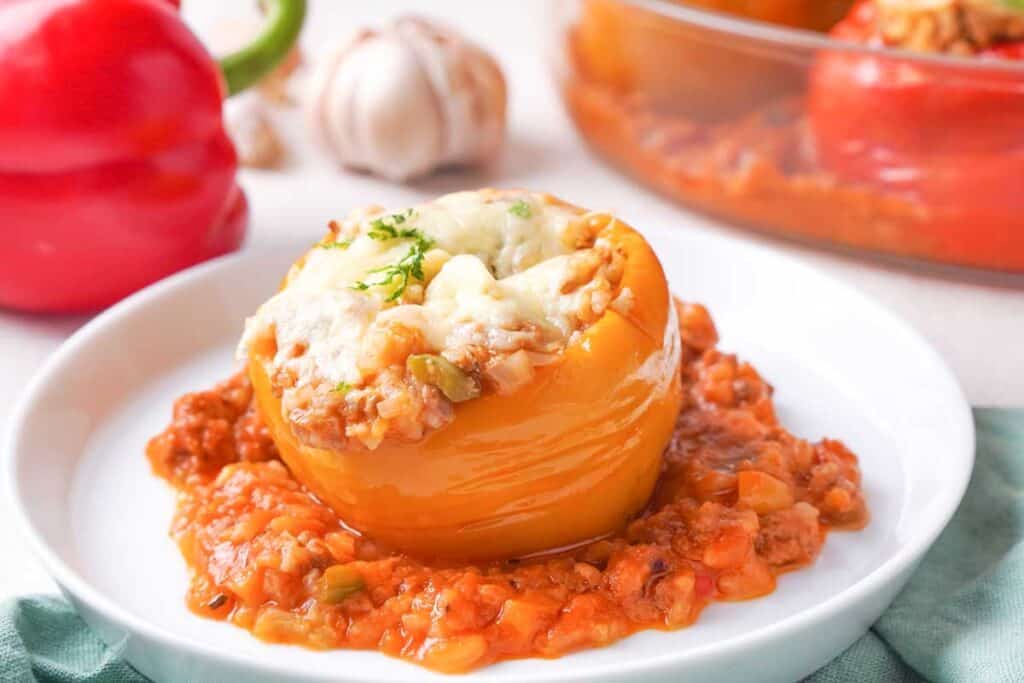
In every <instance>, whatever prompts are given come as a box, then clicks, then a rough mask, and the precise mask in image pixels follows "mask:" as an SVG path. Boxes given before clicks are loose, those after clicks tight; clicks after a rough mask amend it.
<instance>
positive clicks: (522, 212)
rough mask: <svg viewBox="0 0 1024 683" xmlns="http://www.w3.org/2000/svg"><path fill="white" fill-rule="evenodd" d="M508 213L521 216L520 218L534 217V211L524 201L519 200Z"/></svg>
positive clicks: (509, 208)
mask: <svg viewBox="0 0 1024 683" xmlns="http://www.w3.org/2000/svg"><path fill="white" fill-rule="evenodd" d="M508 212H509V213H510V214H512V215H513V216H519V217H520V218H529V217H530V216H532V215H533V210H532V209H531V208H530V205H529V204H527V203H526V202H524V201H523V200H522V199H519V200H517V201H516V202H515V203H514V204H513V205H512V206H510V207H508Z"/></svg>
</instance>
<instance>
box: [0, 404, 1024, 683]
mask: <svg viewBox="0 0 1024 683" xmlns="http://www.w3.org/2000/svg"><path fill="white" fill-rule="evenodd" d="M974 417H975V421H976V423H977V428H978V457H977V464H976V465H975V468H974V475H973V476H972V478H971V484H970V487H969V488H968V490H967V495H966V497H965V498H964V502H963V504H962V505H961V506H960V509H959V510H958V511H957V513H956V516H955V517H954V518H953V521H952V522H951V523H950V525H949V527H947V528H946V530H945V531H944V532H943V534H942V536H940V537H939V540H938V541H937V542H936V544H935V546H934V547H933V548H932V549H931V551H930V552H929V553H928V555H927V556H926V557H925V559H924V561H923V562H922V563H921V567H920V568H919V569H918V571H917V572H916V573H915V574H914V577H913V578H912V579H911V581H910V583H909V584H908V585H907V588H906V589H905V590H904V591H903V592H902V593H901V594H900V595H899V597H897V598H896V601H895V602H894V603H893V604H892V606H891V607H890V608H889V609H888V610H887V611H886V613H885V614H884V615H882V618H881V619H879V620H878V622H877V623H876V624H875V625H874V626H873V627H872V629H871V630H870V631H869V632H868V633H867V634H866V635H865V636H864V637H863V638H861V639H860V640H858V641H857V642H856V643H854V645H853V646H852V647H850V649H848V650H847V651H846V652H844V653H843V654H841V655H840V656H839V657H837V658H836V659H835V660H833V661H832V662H831V663H830V664H828V665H827V666H826V667H825V668H823V669H821V670H820V671H818V672H817V673H815V674H814V675H812V676H810V677H809V678H808V679H807V681H810V682H811V683H847V682H849V681H858V682H859V681H885V682H886V683H889V682H892V683H903V682H906V683H917V682H919V681H931V682H933V683H947V682H948V683H960V682H969V683H974V682H975V681H985V682H986V683H999V682H1002V681H1006V682H1007V683H1009V682H1011V681H1012V682H1014V683H1016V682H1018V681H1024V647H1022V644H1024V410H1010V409H995V408H982V409H975V411H974ZM145 680H146V679H145V678H144V677H143V676H141V675H140V674H139V673H138V672H136V671H135V670H134V669H132V668H131V667H130V666H129V665H128V664H127V663H126V662H124V661H123V660H121V659H119V658H118V657H117V656H116V655H114V654H113V653H112V652H111V651H110V650H108V649H107V648H106V647H105V646H104V645H103V643H102V642H101V641H100V639H99V638H97V637H96V636H95V635H93V634H92V632H91V631H89V629H88V628H87V627H86V626H85V623H84V622H83V621H82V620H81V619H80V618H79V617H78V615H77V614H75V612H74V610H72V609H71V607H70V606H69V605H68V604H67V603H66V602H65V601H63V600H61V599H59V598H53V597H26V598H20V599H16V600H12V601H9V602H7V603H5V604H4V605H2V606H0V681H5V682H6V681H12V682H19V683H20V682H21V681H42V682H50V681H59V682H65V681H66V682H69V683H70V682H79V681H90V682H102V683H110V682H113V683H121V682H129V681H131V682H133V683H134V682H135V681H145Z"/></svg>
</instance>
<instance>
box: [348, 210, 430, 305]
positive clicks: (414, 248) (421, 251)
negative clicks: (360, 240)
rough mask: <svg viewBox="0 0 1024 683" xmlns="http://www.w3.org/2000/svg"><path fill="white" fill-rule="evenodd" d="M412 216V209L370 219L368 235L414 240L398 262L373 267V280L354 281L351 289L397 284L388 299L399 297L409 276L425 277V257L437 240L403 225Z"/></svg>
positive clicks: (377, 238)
mask: <svg viewBox="0 0 1024 683" xmlns="http://www.w3.org/2000/svg"><path fill="white" fill-rule="evenodd" d="M412 216H413V211H412V209H408V210H406V211H403V212H402V213H395V214H391V215H390V216H384V217H382V218H377V219H375V220H374V221H373V222H371V223H370V231H369V232H368V233H367V236H368V237H369V238H370V239H375V240H378V241H381V242H385V241H388V240H412V244H411V245H410V246H409V251H408V252H406V254H405V256H403V257H402V258H401V259H399V260H398V263H395V264H392V265H388V266H381V267H380V268H374V269H373V270H371V271H370V273H371V274H374V275H378V276H379V277H377V278H376V279H374V280H360V281H358V282H354V283H353V284H352V289H357V290H359V291H365V290H367V289H369V288H370V287H387V286H391V285H394V289H392V290H391V293H390V294H388V296H387V298H386V299H384V300H385V301H397V300H398V298H399V297H400V296H402V294H403V293H404V292H405V289H406V287H408V286H409V280H411V279H413V278H415V279H417V280H421V281H422V280H423V279H424V277H423V258H424V257H425V256H426V253H427V252H428V251H429V250H430V248H431V247H433V246H434V240H432V239H431V238H429V237H427V236H426V235H424V234H423V232H422V231H421V230H419V229H417V228H411V227H404V228H403V227H401V226H402V225H403V224H404V223H406V222H407V221H409V220H410V219H411V218H412Z"/></svg>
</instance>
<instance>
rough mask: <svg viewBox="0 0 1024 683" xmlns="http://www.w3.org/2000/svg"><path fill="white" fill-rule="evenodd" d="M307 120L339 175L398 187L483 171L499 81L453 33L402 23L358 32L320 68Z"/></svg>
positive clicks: (493, 151) (501, 127)
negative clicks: (465, 168) (435, 174)
mask: <svg viewBox="0 0 1024 683" xmlns="http://www.w3.org/2000/svg"><path fill="white" fill-rule="evenodd" d="M310 86H311V87H310V92H309V98H308V101H307V115H308V116H309V118H310V124H311V127H312V128H313V130H314V131H315V132H316V134H317V135H318V137H319V138H320V142H321V143H322V144H323V145H324V146H325V147H326V149H327V150H328V151H329V152H330V153H331V154H332V155H333V156H334V157H335V158H336V159H337V160H338V161H339V162H341V163H342V164H344V165H345V166H348V167H351V168H355V169H359V170H365V171H370V172H372V173H376V174H377V175H380V176H383V177H385V178H388V179H390V180H397V181H401V180H408V179H410V178H414V177H416V176H422V175H425V174H427V173H429V172H430V171H432V170H434V169H436V168H439V167H442V166H454V165H458V166H462V165H473V164H479V163H486V162H488V161H490V160H492V159H494V158H495V157H496V156H497V154H498V152H499V151H500V149H501V146H502V143H503V141H504V137H505V79H504V78H503V77H502V74H501V69H500V68H499V67H498V65H497V63H496V62H495V61H494V59H493V58H491V56H490V55H488V54H487V53H486V52H484V51H483V50H482V49H481V48H479V47H477V46H476V45H473V44H471V43H469V42H467V41H466V40H464V39H463V38H462V37H460V36H459V35H457V34H456V33H454V32H452V31H450V30H447V29H444V28H440V27H438V26H435V25H433V24H431V23H428V22H427V21H425V20H422V19H416V18H402V19H399V20H397V21H396V22H394V23H393V24H391V25H390V26H388V27H386V28H385V29H383V30H380V31H377V30H364V31H362V32H361V33H360V34H358V35H357V36H356V37H355V38H354V39H353V40H352V41H351V42H350V43H348V44H346V45H345V46H344V47H342V48H341V49H340V50H338V51H337V52H336V53H334V54H333V55H331V56H330V57H329V58H328V59H327V60H325V61H324V62H322V63H321V64H320V65H319V66H318V68H317V70H316V72H315V73H314V75H313V78H312V80H311V83H310Z"/></svg>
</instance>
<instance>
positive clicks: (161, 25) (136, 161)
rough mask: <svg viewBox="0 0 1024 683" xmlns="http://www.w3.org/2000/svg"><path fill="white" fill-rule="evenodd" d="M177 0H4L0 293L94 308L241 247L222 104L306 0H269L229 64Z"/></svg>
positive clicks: (57, 308)
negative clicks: (258, 26) (259, 26)
mask: <svg viewBox="0 0 1024 683" xmlns="http://www.w3.org/2000/svg"><path fill="white" fill-rule="evenodd" d="M177 4H178V3H177V2H168V1H167V0H72V1H68V0H39V1H37V2H29V1H26V0H22V1H20V2H7V3H4V4H3V6H2V7H0V104H2V106H0V230H2V231H3V234H4V245H3V250H2V252H0V306H5V307H10V308H16V309H21V310H28V311H48V312H70V311H86V310H96V309H99V308H102V307H104V306H107V305H110V304H111V303H113V302H115V301H117V300H118V299H120V298H122V297H124V296H126V295H127V294H130V293H131V292H133V291H135V290H136V289H139V288H140V287H143V286H145V285H147V284H149V283H151V282H154V281H156V280H158V279H160V278H162V277H164V276H166V275H169V274H170V273H173V272H175V271H177V270H180V269H181V268H184V267H187V266H190V265H192V264H194V263H197V262H199V261H203V260H205V259H208V258H212V257H214V256H219V255H221V254H224V253H227V252H229V251H232V250H234V249H236V248H238V246H239V245H240V244H241V242H242V239H243V238H244V236H245V228H246V223H247V221H248V208H247V203H246V198H245V195H244V194H243V193H242V191H241V190H240V189H239V187H238V185H237V184H236V182H235V170H236V167H237V160H236V154H235V150H234V147H233V145H232V144H231V142H230V140H229V139H228V136H227V134H226V133H225V130H224V124H223V122H222V119H221V101H222V99H223V98H224V96H225V94H228V93H235V92H238V91H240V90H243V89H245V88H246V87H248V86H250V85H252V84H254V83H256V82H258V81H259V80H260V79H261V78H262V77H263V76H264V75H266V74H267V73H268V72H269V71H270V70H272V69H273V68H274V66H276V65H277V64H278V63H279V62H280V61H281V60H282V59H283V58H284V57H285V56H286V55H287V54H288V52H289V50H290V48H291V46H292V44H293V43H294V42H295V40H296V38H297V36H298V33H299V29H300V27H301V25H302V20H303V16H304V14H305V2H304V1H303V0H272V1H269V2H268V3H267V7H268V9H269V16H268V18H267V23H266V25H265V28H264V30H263V32H262V33H260V34H259V35H258V36H256V37H255V39H254V40H253V41H252V42H251V43H249V44H247V45H245V46H244V47H242V48H240V49H239V50H237V51H236V52H233V53H231V54H229V55H226V56H225V57H224V58H223V60H222V62H221V64H220V65H218V64H217V63H216V62H214V61H213V59H212V58H211V57H210V56H209V54H208V53H207V52H206V50H205V48H204V47H203V45H202V44H201V43H200V42H199V40H198V39H197V38H196V37H195V36H194V35H193V34H192V33H191V32H190V31H189V29H188V28H187V27H186V26H185V24H184V23H182V21H181V20H180V18H179V17H178V14H177Z"/></svg>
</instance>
